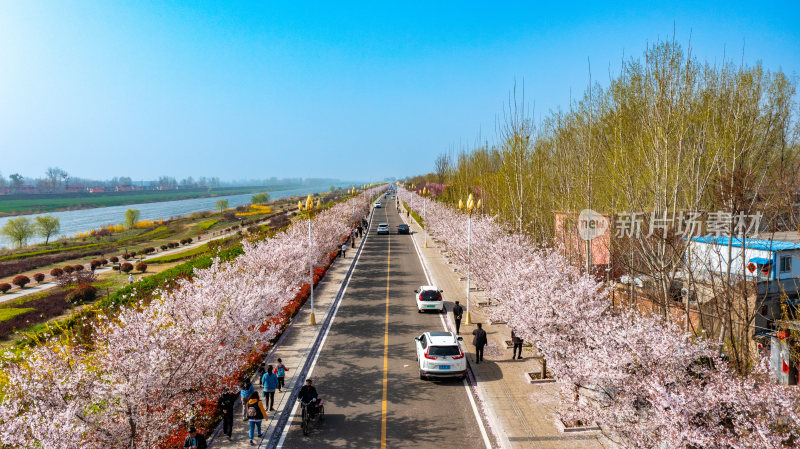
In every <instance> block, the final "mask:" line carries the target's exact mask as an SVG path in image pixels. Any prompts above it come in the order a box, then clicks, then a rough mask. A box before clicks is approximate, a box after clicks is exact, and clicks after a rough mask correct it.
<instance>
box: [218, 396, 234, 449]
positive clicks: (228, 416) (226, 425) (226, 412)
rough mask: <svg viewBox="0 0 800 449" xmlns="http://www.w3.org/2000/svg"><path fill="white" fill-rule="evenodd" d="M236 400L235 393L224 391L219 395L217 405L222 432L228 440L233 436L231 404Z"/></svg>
mask: <svg viewBox="0 0 800 449" xmlns="http://www.w3.org/2000/svg"><path fill="white" fill-rule="evenodd" d="M235 402H236V394H234V393H229V392H225V393H223V394H222V396H220V397H219V400H218V401H217V407H218V408H219V411H220V412H221V413H222V433H224V434H225V436H227V437H228V440H230V439H231V438H232V436H233V404H234V403H235Z"/></svg>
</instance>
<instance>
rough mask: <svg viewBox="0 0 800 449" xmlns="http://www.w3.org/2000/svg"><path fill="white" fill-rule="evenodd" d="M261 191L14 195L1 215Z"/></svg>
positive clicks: (1, 208)
mask: <svg viewBox="0 0 800 449" xmlns="http://www.w3.org/2000/svg"><path fill="white" fill-rule="evenodd" d="M263 190H264V188H263V187H261V188H258V187H256V188H231V189H213V190H211V189H196V190H190V191H173V190H170V191H146V192H107V193H88V192H80V193H71V194H70V193H63V194H34V195H13V196H11V198H9V199H2V200H0V214H6V215H14V214H19V213H35V212H53V211H58V210H70V209H88V208H92V207H108V206H120V205H124V204H136V203H154V202H158V201H174V200H184V199H192V198H205V197H213V196H222V195H236V194H240V193H255V192H262V191H263Z"/></svg>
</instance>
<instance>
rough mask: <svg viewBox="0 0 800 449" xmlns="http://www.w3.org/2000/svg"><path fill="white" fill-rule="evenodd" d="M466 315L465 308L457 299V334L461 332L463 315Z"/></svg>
mask: <svg viewBox="0 0 800 449" xmlns="http://www.w3.org/2000/svg"><path fill="white" fill-rule="evenodd" d="M463 315H464V308H463V307H461V304H459V303H458V301H456V303H455V305H454V306H453V320H454V321H455V322H456V335H458V334H459V333H460V332H461V317H462V316H463Z"/></svg>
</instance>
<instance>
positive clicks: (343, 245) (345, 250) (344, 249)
mask: <svg viewBox="0 0 800 449" xmlns="http://www.w3.org/2000/svg"><path fill="white" fill-rule="evenodd" d="M346 257H347V243H343V244H342V258H346Z"/></svg>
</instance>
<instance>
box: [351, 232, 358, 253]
mask: <svg viewBox="0 0 800 449" xmlns="http://www.w3.org/2000/svg"><path fill="white" fill-rule="evenodd" d="M357 237H358V231H356V230H355V229H353V235H351V236H350V248H355V247H356V238H357Z"/></svg>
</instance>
